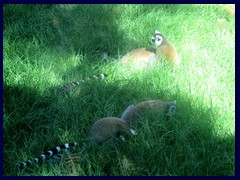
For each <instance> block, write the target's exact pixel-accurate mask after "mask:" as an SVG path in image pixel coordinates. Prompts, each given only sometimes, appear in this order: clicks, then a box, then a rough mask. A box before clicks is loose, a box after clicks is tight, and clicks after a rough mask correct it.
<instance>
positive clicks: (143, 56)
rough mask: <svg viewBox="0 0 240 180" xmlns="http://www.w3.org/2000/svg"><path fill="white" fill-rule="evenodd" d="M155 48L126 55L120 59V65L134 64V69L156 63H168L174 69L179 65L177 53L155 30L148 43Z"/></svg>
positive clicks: (136, 50) (142, 49)
mask: <svg viewBox="0 0 240 180" xmlns="http://www.w3.org/2000/svg"><path fill="white" fill-rule="evenodd" d="M150 44H151V45H157V48H140V49H135V50H132V51H130V52H129V53H127V54H126V55H125V56H123V57H122V58H121V59H120V62H121V64H122V65H124V64H128V63H130V64H134V67H148V66H150V65H152V64H154V63H155V62H158V61H164V60H166V61H169V62H170V63H172V64H173V65H174V66H175V67H178V66H179V64H180V63H181V61H180V59H179V56H178V53H177V51H176V49H175V48H174V47H173V45H172V44H171V43H170V42H169V41H168V40H167V39H166V38H165V37H164V36H163V35H162V34H161V33H160V32H159V31H158V30H156V31H155V33H154V35H153V36H152V38H151V41H150Z"/></svg>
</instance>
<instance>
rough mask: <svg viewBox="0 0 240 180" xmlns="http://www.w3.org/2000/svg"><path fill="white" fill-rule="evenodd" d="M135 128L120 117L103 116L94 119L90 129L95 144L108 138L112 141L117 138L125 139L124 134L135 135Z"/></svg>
mask: <svg viewBox="0 0 240 180" xmlns="http://www.w3.org/2000/svg"><path fill="white" fill-rule="evenodd" d="M135 134H136V132H135V130H133V129H131V128H130V127H129V125H128V124H127V123H126V122H125V121H124V120H123V119H120V118H116V117H105V118H102V119H99V120H98V121H96V122H95V123H94V124H93V126H92V129H91V137H92V139H93V141H94V142H95V143H96V144H102V143H103V142H105V141H107V140H110V141H111V142H114V141H115V140H116V139H117V138H121V139H122V140H125V138H124V135H135Z"/></svg>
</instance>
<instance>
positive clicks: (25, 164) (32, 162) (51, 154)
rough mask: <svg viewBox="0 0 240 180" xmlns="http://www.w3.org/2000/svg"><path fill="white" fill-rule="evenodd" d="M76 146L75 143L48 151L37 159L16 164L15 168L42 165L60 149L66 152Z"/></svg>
mask: <svg viewBox="0 0 240 180" xmlns="http://www.w3.org/2000/svg"><path fill="white" fill-rule="evenodd" d="M76 145H77V143H76V142H74V143H67V144H64V145H60V146H57V147H55V148H52V149H50V150H49V151H47V152H46V153H44V154H42V155H40V156H39V157H38V158H34V159H33V160H27V161H25V162H18V163H17V166H18V167H19V168H24V167H27V166H31V165H33V164H42V163H43V161H44V160H45V159H48V158H51V157H53V156H54V155H56V154H58V153H59V152H60V151H61V150H62V149H65V150H68V149H69V148H75V147H76Z"/></svg>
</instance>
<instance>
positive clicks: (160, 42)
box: [155, 35, 163, 46]
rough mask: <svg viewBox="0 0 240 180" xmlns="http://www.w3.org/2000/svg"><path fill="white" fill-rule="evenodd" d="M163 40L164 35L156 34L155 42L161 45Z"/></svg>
mask: <svg viewBox="0 0 240 180" xmlns="http://www.w3.org/2000/svg"><path fill="white" fill-rule="evenodd" d="M162 41H163V38H162V36H160V35H156V36H155V44H156V45H157V46H160V45H161V44H162Z"/></svg>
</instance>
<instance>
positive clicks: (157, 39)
mask: <svg viewBox="0 0 240 180" xmlns="http://www.w3.org/2000/svg"><path fill="white" fill-rule="evenodd" d="M163 39H164V36H163V35H162V34H161V33H160V32H159V31H158V30H155V33H154V35H153V36H152V39H151V41H150V44H151V45H154V44H156V45H157V46H160V45H161V44H162V43H163Z"/></svg>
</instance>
